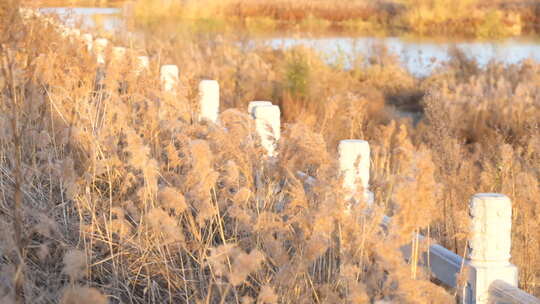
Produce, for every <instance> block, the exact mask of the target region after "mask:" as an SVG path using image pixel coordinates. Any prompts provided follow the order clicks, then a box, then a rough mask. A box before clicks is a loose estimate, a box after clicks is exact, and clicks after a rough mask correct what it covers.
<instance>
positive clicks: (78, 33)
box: [71, 29, 81, 37]
mask: <svg viewBox="0 0 540 304" xmlns="http://www.w3.org/2000/svg"><path fill="white" fill-rule="evenodd" d="M71 35H72V36H75V37H81V30H79V29H71Z"/></svg>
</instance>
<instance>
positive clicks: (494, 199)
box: [462, 193, 518, 304]
mask: <svg viewBox="0 0 540 304" xmlns="http://www.w3.org/2000/svg"><path fill="white" fill-rule="evenodd" d="M470 216H471V220H472V226H471V236H470V239H469V248H468V252H467V267H468V273H469V275H468V279H467V284H466V286H465V291H464V295H463V302H462V303H464V304H488V303H490V302H489V287H490V285H491V284H492V283H493V282H494V281H496V280H500V281H503V282H506V283H508V284H510V285H511V286H517V283H518V276H517V268H516V266H514V265H512V264H511V263H510V248H511V245H512V239H511V234H512V202H511V201H510V199H509V198H508V197H507V196H505V195H502V194H496V193H480V194H476V195H474V196H473V197H472V199H471V201H470Z"/></svg>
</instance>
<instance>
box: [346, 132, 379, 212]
mask: <svg viewBox="0 0 540 304" xmlns="http://www.w3.org/2000/svg"><path fill="white" fill-rule="evenodd" d="M338 153H339V168H340V170H341V172H342V174H343V188H344V189H345V198H346V199H347V200H349V199H351V198H353V197H354V196H355V194H357V192H358V191H359V189H358V182H360V185H361V187H362V191H363V197H364V199H365V200H366V203H368V204H371V203H372V202H373V194H372V193H371V192H369V167H370V148H369V143H368V142H367V141H365V140H357V139H347V140H342V141H340V142H339V146H338Z"/></svg>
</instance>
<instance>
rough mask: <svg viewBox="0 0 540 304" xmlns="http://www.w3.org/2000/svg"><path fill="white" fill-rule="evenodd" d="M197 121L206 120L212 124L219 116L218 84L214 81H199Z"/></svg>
mask: <svg viewBox="0 0 540 304" xmlns="http://www.w3.org/2000/svg"><path fill="white" fill-rule="evenodd" d="M199 107H200V113H199V121H201V120H208V121H211V122H213V123H216V122H217V121H218V116H219V83H218V82H217V81H215V80H201V82H200V83H199Z"/></svg>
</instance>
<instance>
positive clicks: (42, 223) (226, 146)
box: [0, 0, 540, 304]
mask: <svg viewBox="0 0 540 304" xmlns="http://www.w3.org/2000/svg"><path fill="white" fill-rule="evenodd" d="M248 2H249V1H248ZM252 2H253V3H258V1H255V0H253V1H252ZM323 2H325V1H316V2H313V3H316V4H313V5H315V7H314V8H313V9H314V12H317V10H316V5H319V4H320V5H323V4H322V3H323ZM142 3H144V1H142ZM227 3H228V2H227ZM283 3H285V2H283ZM287 3H292V2H287ZM300 3H304V4H305V5H308V3H311V2H308V1H303V2H300ZM341 3H342V4H340V5H345V3H348V2H346V1H343V2H341ZM357 3H362V1H351V5H357ZM407 3H409V2H407ZM407 3H405V4H403V5H408V4H407ZM18 5H19V3H18V1H16V0H9V1H2V2H0V62H1V73H0V147H1V149H0V190H1V191H0V194H1V195H0V303H6V304H7V303H64V304H67V303H82V304H87V303H88V304H90V303H92V304H102V303H268V304H270V303H455V296H456V293H457V291H456V290H448V289H444V288H442V287H440V286H439V285H437V282H434V281H432V280H430V277H429V275H428V274H427V273H425V271H424V270H423V269H421V268H417V267H411V265H410V264H407V263H406V262H405V261H404V259H403V257H402V253H401V251H400V250H399V249H400V247H401V246H403V245H405V244H407V243H409V242H410V241H411V236H412V234H413V232H422V233H423V234H424V235H427V236H429V237H430V238H431V239H432V240H434V241H437V242H439V243H441V244H442V245H444V246H445V247H446V248H448V249H451V250H453V251H454V252H456V253H457V254H459V255H462V256H463V255H464V254H465V252H466V247H467V242H466V239H467V236H468V233H469V226H470V225H469V224H470V223H469V216H468V200H469V198H470V197H471V196H472V195H473V194H474V193H478V192H498V193H504V194H506V195H508V196H509V197H510V198H511V199H512V202H513V220H512V223H513V230H512V241H513V243H512V263H514V264H516V265H517V266H518V268H519V276H520V277H519V282H520V288H522V289H524V290H525V291H527V292H529V293H531V294H534V295H536V296H540V286H539V279H540V245H539V244H540V243H539V242H540V89H539V88H540V64H539V63H537V62H534V61H525V62H523V63H522V64H519V65H509V66H504V65H502V64H497V63H492V64H489V65H488V66H487V67H486V68H485V69H481V68H479V67H478V65H477V64H476V63H475V62H473V61H469V60H467V59H466V58H465V57H464V56H463V55H462V54H460V53H459V52H458V51H456V52H455V54H454V56H453V58H452V60H451V61H450V62H449V63H448V64H446V65H444V66H443V67H442V68H440V69H438V70H436V71H435V72H434V73H433V74H431V75H430V76H428V77H425V78H417V77H415V76H413V75H411V74H410V73H409V72H407V70H405V69H404V68H402V67H401V66H400V64H399V62H398V60H397V59H396V57H394V56H393V55H391V54H388V53H387V52H385V50H384V49H380V50H378V51H377V52H376V54H377V55H375V56H374V57H373V58H370V60H368V61H367V63H365V62H364V61H363V60H361V58H359V59H358V60H357V62H356V63H355V64H354V65H353V66H352V68H351V69H342V68H338V67H336V66H333V65H330V64H328V63H326V62H325V61H324V60H323V59H322V58H321V57H320V56H319V55H317V53H316V52H314V51H313V50H310V49H308V48H301V47H297V48H292V49H288V50H274V49H271V48H269V47H265V46H258V45H255V46H252V47H245V46H244V45H243V44H241V43H238V40H237V39H236V38H235V37H231V36H229V35H216V34H212V33H207V34H198V35H180V36H167V35H154V36H150V35H147V36H144V37H143V38H141V39H142V40H143V42H142V43H140V44H135V45H134V46H133V47H132V48H131V49H130V51H131V53H130V55H129V56H128V59H129V60H128V63H126V64H112V63H109V64H107V65H105V66H103V67H98V66H97V64H96V59H95V56H94V55H93V54H92V53H89V52H88V51H87V49H86V47H85V46H84V45H83V44H82V43H81V42H79V41H76V40H75V39H70V38H63V37H62V35H60V33H59V32H58V31H57V30H55V29H54V28H53V27H52V26H51V25H47V24H46V23H44V22H42V20H40V19H39V18H29V19H24V20H23V19H22V17H21V16H20V14H19V9H18ZM265 5H269V6H271V5H270V4H265ZM310 5H311V4H310ZM339 7H340V6H338V8H339ZM242 8H243V9H244V10H246V12H244V14H246V15H247V14H248V13H249V12H248V11H247V10H249V9H250V7H249V6H242ZM345 10H346V9H345ZM255 11H257V10H255ZM276 11H278V12H279V10H278V9H277V8H276V9H273V10H271V9H270V8H269V9H268V12H269V14H270V13H272V14H277V13H275V12H276ZM321 14H322V13H321ZM332 16H338V14H337V13H336V15H332ZM323 17H324V16H323ZM280 18H281V17H280ZM336 18H337V17H336ZM340 18H341V17H340ZM111 39H113V41H114V43H115V44H119V45H120V44H124V45H127V44H126V43H127V42H126V38H125V37H116V38H115V37H111ZM136 55H148V56H150V59H151V61H150V69H149V70H148V71H147V72H145V73H135V72H134V71H135V70H136V69H135V68H134V63H133V62H134V60H133V58H134V57H133V56H136ZM162 64H177V65H178V66H179V67H180V70H181V73H180V83H181V85H180V87H179V88H178V90H177V94H175V95H170V94H165V93H163V92H162V90H161V89H160V81H159V75H158V74H159V66H160V65H162ZM201 79H216V80H218V81H219V83H220V87H221V113H220V120H221V123H220V124H219V125H215V124H212V123H206V122H202V123H199V122H197V120H196V119H195V115H196V113H197V111H198V109H197V98H198V97H197V94H198V92H197V84H198V82H199V80H201ZM252 100H272V101H273V102H274V103H276V104H279V105H280V107H281V111H282V115H283V116H282V121H283V122H284V123H283V126H282V138H281V140H280V141H279V144H278V153H279V156H278V157H277V158H276V160H275V161H273V162H269V161H267V159H266V157H265V153H264V151H263V148H262V147H261V145H260V144H259V140H258V138H257V135H256V134H257V133H256V132H255V128H254V124H253V120H252V119H251V118H250V116H249V115H248V114H247V112H246V106H247V103H248V102H249V101H252ZM407 111H408V112H414V113H416V114H417V115H418V116H419V119H418V121H412V120H411V119H408V118H406V117H405V116H404V115H403V112H407ZM346 138H360V139H365V140H368V141H369V142H370V145H371V149H372V166H371V178H372V181H371V190H372V191H374V193H375V202H374V206H373V207H372V210H371V212H370V213H369V214H368V213H366V212H365V204H363V203H360V204H357V205H355V206H354V208H353V209H352V210H351V211H350V212H345V210H346V206H347V204H348V202H347V201H345V200H344V198H343V197H344V195H343V190H341V188H342V187H341V185H342V177H341V176H340V174H339V166H338V164H337V151H336V147H337V144H338V142H339V140H342V139H346ZM298 171H302V172H306V173H307V174H309V175H310V176H312V177H315V178H316V180H317V182H316V183H315V184H314V185H312V186H309V187H308V186H307V185H306V184H305V183H304V181H303V180H302V179H300V178H299V177H298V176H297V175H296V172H298ZM384 214H387V215H391V216H393V221H394V222H395V223H396V224H395V225H391V226H389V228H388V229H387V230H384V229H383V228H382V227H381V226H380V222H381V219H382V217H383V215H384ZM417 250H418V251H425V250H426V246H425V244H421V246H419V247H418V248H417Z"/></svg>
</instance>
